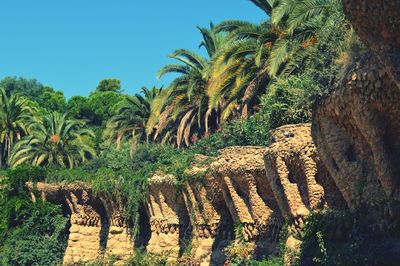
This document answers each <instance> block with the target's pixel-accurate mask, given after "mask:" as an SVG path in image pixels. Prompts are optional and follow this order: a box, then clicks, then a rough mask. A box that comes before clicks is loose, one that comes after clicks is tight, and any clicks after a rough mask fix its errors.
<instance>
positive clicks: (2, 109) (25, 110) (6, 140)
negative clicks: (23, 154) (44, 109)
mask: <svg viewBox="0 0 400 266" xmlns="http://www.w3.org/2000/svg"><path fill="white" fill-rule="evenodd" d="M34 112H35V109H34V108H33V107H30V105H29V101H28V100H27V99H25V98H23V97H21V96H19V95H18V94H13V95H11V96H9V95H7V93H6V92H5V90H4V89H2V88H0V168H1V167H4V166H5V165H6V163H7V160H8V158H9V156H10V153H11V148H12V146H13V145H14V143H15V142H16V141H18V140H20V139H21V138H22V137H23V136H24V135H26V134H27V133H28V125H29V124H30V121H31V120H32V119H33V117H34Z"/></svg>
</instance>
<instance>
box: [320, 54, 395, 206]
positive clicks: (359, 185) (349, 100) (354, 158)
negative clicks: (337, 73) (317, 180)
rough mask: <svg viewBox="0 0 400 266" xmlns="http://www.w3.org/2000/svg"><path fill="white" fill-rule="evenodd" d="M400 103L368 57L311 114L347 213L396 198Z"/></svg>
mask: <svg viewBox="0 0 400 266" xmlns="http://www.w3.org/2000/svg"><path fill="white" fill-rule="evenodd" d="M399 100H400V90H399V88H398V87H397V86H396V84H395V82H394V81H393V79H391V78H390V76H389V74H388V72H387V71H386V67H385V66H384V65H383V64H381V63H380V60H379V59H378V58H377V57H375V56H374V55H372V54H367V55H365V56H364V57H363V58H362V60H361V61H360V62H358V63H355V64H354V65H353V66H352V67H351V68H350V69H349V71H348V73H347V75H346V76H345V77H344V79H343V80H342V81H341V82H340V84H339V85H338V88H337V90H336V91H335V92H334V93H333V94H332V95H330V96H328V97H326V98H325V99H323V100H322V101H321V102H320V103H319V105H318V106H316V108H315V110H314V117H313V134H314V138H315V141H316V144H317V147H318V150H319V153H320V155H321V158H322V160H323V162H324V164H325V165H326V167H327V168H328V170H329V172H330V173H331V175H332V177H333V178H334V180H335V182H336V184H337V186H338V187H339V189H340V191H341V192H342V194H343V196H344V198H345V199H346V201H347V203H348V205H349V206H350V207H351V208H352V209H354V208H356V207H357V206H359V205H360V204H361V203H363V202H368V201H371V200H372V201H384V200H387V199H389V198H393V197H395V198H397V197H398V191H397V190H398V185H399V180H398V176H399V174H400V161H399V160H400V156H399V155H400V139H399V138H398V136H399V134H400V119H399V115H398V114H399V112H400V105H399Z"/></svg>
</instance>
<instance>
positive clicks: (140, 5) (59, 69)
mask: <svg viewBox="0 0 400 266" xmlns="http://www.w3.org/2000/svg"><path fill="white" fill-rule="evenodd" d="M0 10H1V15H0V25H1V27H0V36H1V38H0V40H1V42H0V78H3V77H5V76H22V77H26V78H36V79H37V80H39V81H40V82H41V83H43V84H45V85H48V86H52V87H54V88H55V89H57V90H62V91H64V93H65V95H66V96H67V97H71V96H72V95H84V96H85V95H88V94H89V92H90V91H92V90H93V89H94V88H95V87H96V85H97V83H98V82H99V81H100V80H101V79H104V78H118V79H120V80H121V81H122V87H123V89H124V90H125V92H127V93H135V92H137V91H138V90H139V89H140V88H141V87H142V86H148V87H151V86H153V85H157V86H160V85H163V84H165V85H166V84H168V82H169V81H170V79H171V78H172V77H168V76H167V77H166V78H163V79H161V80H157V79H156V73H157V71H158V69H159V68H160V67H162V66H163V65H165V64H168V63H171V62H173V61H172V60H171V59H169V58H168V57H167V55H168V54H169V53H170V52H172V51H173V50H175V49H177V48H187V49H192V50H197V49H198V44H199V42H200V41H201V36H200V34H199V33H198V31H197V29H196V26H197V25H199V26H208V25H209V22H210V21H213V22H215V23H218V22H221V21H222V20H225V19H242V20H247V21H251V22H259V21H261V20H263V19H265V15H264V14H263V13H262V12H261V11H260V10H259V9H258V8H257V7H255V6H254V5H253V4H252V3H251V2H250V1H248V0H202V1H192V0H169V1H167V0H156V1H138V0H35V1H32V0H11V1H1V2H0Z"/></svg>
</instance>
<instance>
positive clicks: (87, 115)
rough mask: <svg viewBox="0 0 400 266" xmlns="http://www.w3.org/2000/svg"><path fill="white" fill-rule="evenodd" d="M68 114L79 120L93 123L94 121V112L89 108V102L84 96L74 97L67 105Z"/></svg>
mask: <svg viewBox="0 0 400 266" xmlns="http://www.w3.org/2000/svg"><path fill="white" fill-rule="evenodd" d="M67 112H68V114H69V115H70V116H71V117H73V118H75V119H78V120H82V119H84V120H87V121H91V120H93V119H94V116H95V114H94V112H93V110H92V109H91V108H90V106H89V100H88V98H86V97H83V96H73V97H71V99H69V101H68V103H67Z"/></svg>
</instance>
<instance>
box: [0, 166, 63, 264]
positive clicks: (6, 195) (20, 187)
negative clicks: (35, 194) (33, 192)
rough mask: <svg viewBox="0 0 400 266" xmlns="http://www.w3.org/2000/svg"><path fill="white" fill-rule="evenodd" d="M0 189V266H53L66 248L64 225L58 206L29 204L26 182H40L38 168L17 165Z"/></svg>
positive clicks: (45, 203)
mask: <svg viewBox="0 0 400 266" xmlns="http://www.w3.org/2000/svg"><path fill="white" fill-rule="evenodd" d="M6 175H7V176H6V177H5V178H4V179H3V180H2V184H1V186H0V206H1V208H0V265H56V264H57V263H58V262H60V261H61V260H62V257H63V254H64V249H65V247H66V230H65V229H66V224H67V221H68V218H65V217H63V215H62V210H61V208H60V207H59V206H56V205H53V204H50V203H47V202H41V201H39V202H36V203H33V202H32V201H31V199H30V196H29V193H28V190H27V188H26V186H25V183H26V182H27V181H39V180H42V179H44V177H45V175H46V173H45V172H44V170H43V169H41V168H36V167H31V166H18V167H17V168H16V169H13V170H9V171H7V174H6Z"/></svg>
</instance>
